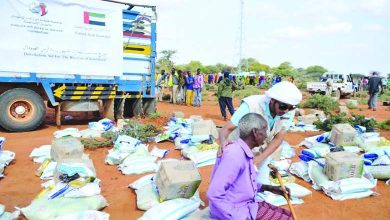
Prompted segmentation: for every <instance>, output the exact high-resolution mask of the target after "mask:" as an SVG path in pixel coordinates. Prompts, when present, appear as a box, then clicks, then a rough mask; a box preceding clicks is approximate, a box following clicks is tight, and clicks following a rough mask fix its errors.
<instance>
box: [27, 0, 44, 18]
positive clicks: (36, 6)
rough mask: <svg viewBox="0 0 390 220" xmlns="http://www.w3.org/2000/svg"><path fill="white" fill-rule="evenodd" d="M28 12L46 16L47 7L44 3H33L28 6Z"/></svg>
mask: <svg viewBox="0 0 390 220" xmlns="http://www.w3.org/2000/svg"><path fill="white" fill-rule="evenodd" d="M30 11H31V12H32V13H34V14H38V15H40V16H45V15H46V14H47V6H46V5H45V3H42V2H39V1H35V2H32V3H31V4H30Z"/></svg>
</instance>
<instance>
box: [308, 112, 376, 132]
mask: <svg viewBox="0 0 390 220" xmlns="http://www.w3.org/2000/svg"><path fill="white" fill-rule="evenodd" d="M343 123H348V124H350V125H351V126H355V125H360V126H364V127H366V128H368V129H370V128H371V129H373V128H376V127H378V122H377V121H376V120H375V119H372V118H369V119H368V118H366V117H365V116H364V115H355V114H352V117H350V118H347V117H346V115H345V113H340V114H336V115H330V116H329V117H328V118H327V119H325V120H324V121H320V120H317V121H315V122H314V123H313V124H314V125H315V126H316V127H317V128H318V129H321V130H324V131H330V130H332V127H333V125H335V124H343Z"/></svg>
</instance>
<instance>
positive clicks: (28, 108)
mask: <svg viewBox="0 0 390 220" xmlns="http://www.w3.org/2000/svg"><path fill="white" fill-rule="evenodd" d="M0 5H1V7H0V14H1V19H0V29H1V40H0V113H1V114H0V127H2V128H4V129H6V130H8V131H30V130H34V129H36V128H37V127H38V126H39V125H40V124H41V123H42V121H43V119H44V117H45V113H46V106H45V105H46V104H47V105H48V107H52V108H55V110H56V123H57V125H60V124H61V114H60V113H61V111H99V109H101V107H102V108H103V109H104V110H103V117H106V118H110V119H114V118H118V117H123V115H124V116H129V117H131V116H133V115H140V114H149V113H151V112H153V111H155V107H156V106H155V98H154V97H155V70H156V19H157V14H156V7H155V6H147V5H136V4H130V3H122V2H117V1H109V0H104V1H99V0H83V1H79V0H20V1H15V0H1V3H0ZM101 104H103V106H100V105H101Z"/></svg>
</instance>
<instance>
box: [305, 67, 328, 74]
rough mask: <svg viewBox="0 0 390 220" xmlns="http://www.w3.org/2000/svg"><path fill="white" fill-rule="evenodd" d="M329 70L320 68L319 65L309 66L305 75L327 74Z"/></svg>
mask: <svg viewBox="0 0 390 220" xmlns="http://www.w3.org/2000/svg"><path fill="white" fill-rule="evenodd" d="M327 71H328V70H327V69H325V68H324V67H322V66H318V65H315V66H309V67H307V68H306V70H305V74H309V73H321V74H323V73H325V72H327Z"/></svg>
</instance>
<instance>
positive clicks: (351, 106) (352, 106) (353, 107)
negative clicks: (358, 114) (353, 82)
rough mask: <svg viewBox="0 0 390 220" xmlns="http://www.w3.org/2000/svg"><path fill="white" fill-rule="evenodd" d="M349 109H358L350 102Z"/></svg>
mask: <svg viewBox="0 0 390 220" xmlns="http://www.w3.org/2000/svg"><path fill="white" fill-rule="evenodd" d="M347 108H348V109H357V107H356V106H355V105H353V104H352V103H350V102H348V103H347Z"/></svg>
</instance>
